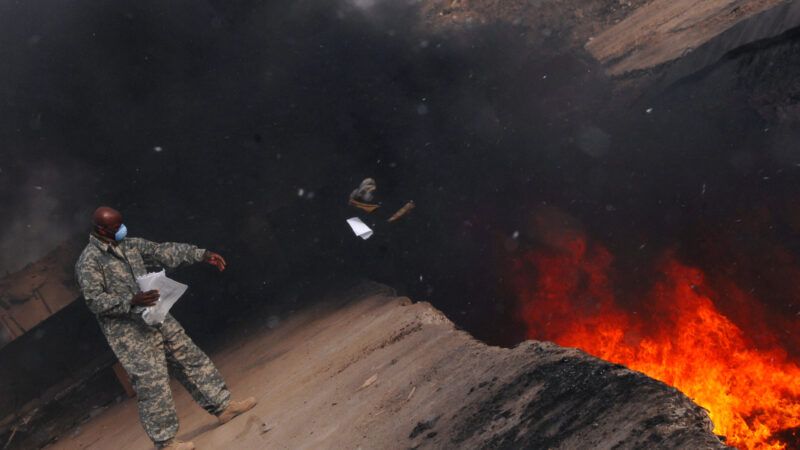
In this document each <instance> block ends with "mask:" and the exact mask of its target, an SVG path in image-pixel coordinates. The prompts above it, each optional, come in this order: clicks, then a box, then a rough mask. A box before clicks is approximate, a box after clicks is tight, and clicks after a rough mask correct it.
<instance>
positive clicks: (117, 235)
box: [114, 223, 128, 242]
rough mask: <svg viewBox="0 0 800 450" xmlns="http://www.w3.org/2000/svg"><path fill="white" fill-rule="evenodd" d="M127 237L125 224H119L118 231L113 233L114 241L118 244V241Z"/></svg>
mask: <svg viewBox="0 0 800 450" xmlns="http://www.w3.org/2000/svg"><path fill="white" fill-rule="evenodd" d="M127 235H128V227H126V226H125V224H124V223H123V224H121V225H120V226H119V230H117V232H116V233H114V239H115V240H116V241H117V242H119V241H121V240H123V239H125V236H127Z"/></svg>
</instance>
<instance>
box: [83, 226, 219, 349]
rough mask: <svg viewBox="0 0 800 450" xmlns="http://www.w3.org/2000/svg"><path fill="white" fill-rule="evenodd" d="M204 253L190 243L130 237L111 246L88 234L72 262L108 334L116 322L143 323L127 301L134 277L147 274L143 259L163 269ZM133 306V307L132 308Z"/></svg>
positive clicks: (194, 260) (134, 286)
mask: <svg viewBox="0 0 800 450" xmlns="http://www.w3.org/2000/svg"><path fill="white" fill-rule="evenodd" d="M205 252H206V251H205V250H204V249H201V248H197V247H196V246H194V245H191V244H177V243H172V242H166V243H163V244H158V243H155V242H151V241H148V240H145V239H141V238H132V237H131V238H126V239H123V240H122V241H121V242H120V243H119V244H118V245H116V246H114V245H111V244H109V243H107V242H104V241H102V240H101V239H99V238H97V237H96V236H94V235H89V244H87V245H86V248H85V249H84V250H83V252H82V253H81V256H80V257H79V258H78V262H77V263H76V264H75V276H76V279H77V280H78V284H79V285H80V288H81V293H82V294H83V298H84V299H85V300H86V304H87V305H88V306H89V309H90V310H91V311H92V312H93V313H94V314H95V315H96V316H97V320H98V321H99V322H100V326H101V328H103V332H104V333H105V334H106V336H109V331H111V330H110V328H109V327H113V326H114V325H115V324H121V323H123V322H141V323H144V321H141V320H140V319H141V317H140V314H139V311H138V309H139V308H136V307H135V306H133V305H131V302H130V301H131V298H132V297H133V295H134V294H136V293H137V292H139V286H138V285H137V284H136V277H138V276H142V275H144V274H146V273H147V269H146V268H145V259H147V260H148V261H149V260H152V261H154V262H155V263H157V264H159V265H161V266H164V267H166V268H176V267H178V266H180V265H183V264H192V263H197V262H200V261H202V260H203V257H204V255H205ZM134 308H135V309H136V310H132V309H134ZM113 334H116V333H113ZM109 337H110V336H109Z"/></svg>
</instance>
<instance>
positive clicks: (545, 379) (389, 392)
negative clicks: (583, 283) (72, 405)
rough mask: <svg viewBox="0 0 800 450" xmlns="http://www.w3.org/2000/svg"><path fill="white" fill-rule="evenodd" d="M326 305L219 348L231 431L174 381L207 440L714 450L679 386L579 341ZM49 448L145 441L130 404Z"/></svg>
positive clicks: (196, 435)
mask: <svg viewBox="0 0 800 450" xmlns="http://www.w3.org/2000/svg"><path fill="white" fill-rule="evenodd" d="M349 297H350V298H349V299H348V298H346V299H344V300H346V301H333V302H326V303H323V304H321V305H319V306H316V307H314V308H313V309H309V310H306V311H302V312H298V313H295V314H294V316H293V317H292V318H290V319H289V320H287V321H285V322H284V323H282V324H280V326H278V327H276V328H274V329H272V330H270V329H268V328H267V327H264V329H263V330H262V331H259V332H256V333H255V334H253V335H251V336H249V337H247V338H243V339H240V340H239V341H238V342H234V343H232V344H231V345H229V347H228V348H227V350H225V351H224V352H218V353H217V354H213V355H212V358H213V359H214V360H215V361H216V362H217V363H218V365H219V367H220V369H221V370H222V372H223V373H224V374H225V376H226V378H227V380H228V382H229V384H230V386H231V387H232V389H233V391H234V393H235V395H236V396H238V397H242V396H247V395H254V396H256V397H257V398H258V399H259V400H260V404H259V405H258V406H257V407H256V408H255V409H254V410H252V412H250V413H247V414H245V415H243V416H241V417H239V418H237V419H236V420H234V421H232V422H231V423H229V424H227V425H225V426H224V427H217V426H216V424H215V420H214V418H213V417H211V416H209V415H207V414H206V413H205V412H204V411H202V410H201V409H200V408H199V407H197V406H196V405H194V404H193V403H192V401H191V399H190V398H189V396H188V394H187V393H186V392H185V391H184V390H183V389H182V388H180V387H179V386H178V385H177V384H176V385H175V386H174V391H175V393H176V402H177V408H178V411H179V414H180V416H181V424H182V428H181V431H180V437H181V438H183V439H193V440H194V442H195V443H196V444H197V446H198V448H200V449H224V448H235V449H260V448H287V449H289V448H290V449H312V448H313V449H319V448H353V449H355V448H364V449H372V448H478V447H491V448H611V447H613V446H615V445H619V447H615V448H633V447H637V446H638V447H640V448H641V447H642V446H652V445H653V444H656V443H657V444H658V446H659V447H661V448H719V447H721V444H720V443H719V441H718V440H717V439H716V438H715V437H714V436H713V434H711V433H710V432H709V431H708V430H709V429H710V426H711V425H710V422H709V421H708V418H707V416H706V414H705V413H704V412H703V411H702V410H701V409H700V408H698V407H697V406H695V405H694V404H692V403H691V402H690V401H689V400H688V399H687V398H686V397H684V396H683V395H682V394H680V393H679V392H677V391H675V390H674V389H671V388H669V387H667V386H665V385H663V384H661V383H658V382H655V381H653V380H651V379H648V378H646V377H644V376H643V375H641V374H638V373H635V372H631V371H628V370H626V369H624V368H622V367H620V366H615V365H611V364H608V363H605V362H602V361H599V360H596V359H594V358H591V357H588V356H586V355H585V354H583V353H581V352H579V351H577V350H574V349H563V348H560V347H557V346H555V345H553V344H549V343H538V342H528V343H524V344H522V345H520V346H518V347H517V348H515V349H510V350H509V349H501V348H497V347H489V346H486V345H484V344H482V343H479V342H477V341H475V340H473V339H472V338H471V337H470V336H469V335H467V334H466V333H464V332H461V331H458V330H456V329H455V328H454V327H453V325H452V323H450V322H449V320H447V318H445V317H444V316H443V315H442V314H441V313H440V312H438V311H437V310H435V309H434V308H432V307H431V306H430V305H429V304H427V303H417V304H412V303H411V302H410V301H409V300H408V299H403V298H394V297H390V296H387V295H382V294H381V293H377V292H375V291H372V293H371V294H364V293H362V294H355V293H352V294H351V295H349ZM48 448H52V449H79V448H81V449H83V448H90V449H111V448H113V449H118V450H124V449H146V448H150V444H149V442H148V440H147V437H146V436H145V434H144V432H143V431H142V429H141V427H140V426H139V424H138V421H137V415H136V406H135V402H134V400H125V401H123V402H121V403H119V404H116V405H114V406H112V407H110V408H109V409H108V410H106V411H104V412H103V413H101V414H98V415H97V416H96V417H94V418H93V419H92V420H90V421H89V422H88V423H85V424H84V425H82V426H81V428H79V429H77V430H75V431H74V432H73V433H72V434H71V435H70V436H67V437H63V438H62V439H61V440H59V441H58V442H57V443H55V444H53V445H51V446H50V447H48Z"/></svg>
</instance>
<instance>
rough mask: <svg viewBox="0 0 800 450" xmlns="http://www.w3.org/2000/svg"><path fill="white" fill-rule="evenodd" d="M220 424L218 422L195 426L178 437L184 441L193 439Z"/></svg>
mask: <svg viewBox="0 0 800 450" xmlns="http://www.w3.org/2000/svg"><path fill="white" fill-rule="evenodd" d="M218 426H219V425H218V424H217V423H216V422H211V423H207V424H205V425H202V426H199V427H197V428H195V429H194V430H190V431H187V432H186V434H184V435H182V436H179V437H178V439H180V440H182V441H193V440H194V439H195V438H196V437H197V436H200V435H202V434H205V433H207V432H209V431H211V430H213V429H214V428H217V427H218Z"/></svg>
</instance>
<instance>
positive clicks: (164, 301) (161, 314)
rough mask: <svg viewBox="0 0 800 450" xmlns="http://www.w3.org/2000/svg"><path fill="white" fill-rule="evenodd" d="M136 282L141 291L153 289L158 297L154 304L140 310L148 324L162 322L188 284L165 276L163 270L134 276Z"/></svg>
mask: <svg viewBox="0 0 800 450" xmlns="http://www.w3.org/2000/svg"><path fill="white" fill-rule="evenodd" d="M136 283H137V284H139V289H141V291H142V292H147V291H150V290H153V289H156V290H157V291H158V294H159V297H158V301H156V304H155V305H153V306H148V307H147V308H145V309H144V311H143V312H142V318H143V319H144V321H145V323H146V324H148V325H156V324H160V323H163V322H164V319H166V317H167V313H168V312H169V310H170V308H172V305H174V304H175V302H177V301H178V299H179V298H181V296H182V295H183V293H184V292H186V289H187V288H188V287H189V286H186V285H185V284H183V283H178V282H177V281H175V280H173V279H171V278H167V276H166V275H165V274H164V271H163V270H162V271H161V272H151V273H148V274H147V275H143V276H141V277H136Z"/></svg>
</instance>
